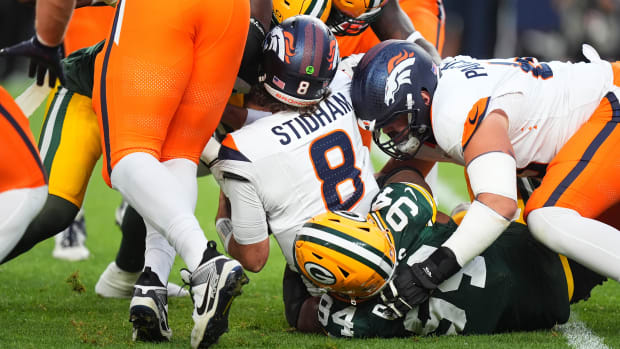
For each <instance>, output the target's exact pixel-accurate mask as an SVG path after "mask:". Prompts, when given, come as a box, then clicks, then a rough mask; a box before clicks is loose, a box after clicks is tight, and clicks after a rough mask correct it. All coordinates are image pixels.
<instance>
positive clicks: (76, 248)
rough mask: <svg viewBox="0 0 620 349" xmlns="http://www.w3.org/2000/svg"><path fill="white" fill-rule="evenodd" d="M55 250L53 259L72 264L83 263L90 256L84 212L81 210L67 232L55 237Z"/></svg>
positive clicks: (64, 231)
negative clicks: (87, 246)
mask: <svg viewBox="0 0 620 349" xmlns="http://www.w3.org/2000/svg"><path fill="white" fill-rule="evenodd" d="M54 241H55V244H54V250H53V251H52V257H54V258H56V259H64V260H67V261H71V262H76V261H81V260H84V259H87V258H88V256H90V251H88V248H86V246H85V243H86V224H85V221H84V212H83V211H82V210H80V211H79V212H78V214H77V216H76V217H75V220H74V221H73V222H72V223H71V225H69V226H68V227H67V228H66V229H65V230H63V231H61V232H60V233H58V234H56V236H55V237H54Z"/></svg>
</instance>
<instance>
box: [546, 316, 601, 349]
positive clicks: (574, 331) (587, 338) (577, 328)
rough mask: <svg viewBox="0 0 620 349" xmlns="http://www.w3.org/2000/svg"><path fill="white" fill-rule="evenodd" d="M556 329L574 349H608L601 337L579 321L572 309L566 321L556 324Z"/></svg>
mask: <svg viewBox="0 0 620 349" xmlns="http://www.w3.org/2000/svg"><path fill="white" fill-rule="evenodd" d="M557 329H558V331H559V332H560V333H562V335H564V337H565V338H566V341H567V342H568V345H570V346H571V347H573V348H575V349H609V347H608V346H607V345H605V343H603V339H602V338H601V337H599V336H597V335H596V334H594V333H592V331H590V329H589V328H588V327H587V326H586V325H585V324H584V323H583V322H581V321H579V316H578V314H577V313H575V312H574V311H571V314H570V318H569V319H568V322H567V323H565V324H564V325H558V326H557Z"/></svg>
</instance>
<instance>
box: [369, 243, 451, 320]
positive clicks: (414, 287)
mask: <svg viewBox="0 0 620 349" xmlns="http://www.w3.org/2000/svg"><path fill="white" fill-rule="evenodd" d="M459 269H460V266H459V264H458V262H457V260H456V256H455V255H454V252H452V250H450V249H449V248H447V247H445V246H442V247H440V248H438V249H437V250H435V252H433V253H432V254H431V255H430V256H429V257H428V258H427V259H425V260H424V261H423V262H420V263H415V264H414V265H412V266H411V267H410V266H408V265H407V264H399V265H398V267H397V268H396V275H395V277H394V278H393V279H392V280H391V281H390V282H389V283H388V284H387V285H386V286H385V288H384V289H383V291H381V301H382V302H383V303H384V304H385V305H386V306H387V307H388V308H390V309H391V310H392V311H393V312H394V315H395V316H396V317H402V316H405V314H407V312H408V311H409V310H411V309H413V307H415V306H417V305H419V304H421V303H423V302H424V301H426V300H427V299H428V298H429V297H430V296H431V294H432V292H433V291H434V290H435V289H436V288H437V286H439V284H441V283H442V282H443V281H444V280H445V279H447V278H448V277H450V276H452V275H453V274H454V273H456V272H457V271H458V270H459Z"/></svg>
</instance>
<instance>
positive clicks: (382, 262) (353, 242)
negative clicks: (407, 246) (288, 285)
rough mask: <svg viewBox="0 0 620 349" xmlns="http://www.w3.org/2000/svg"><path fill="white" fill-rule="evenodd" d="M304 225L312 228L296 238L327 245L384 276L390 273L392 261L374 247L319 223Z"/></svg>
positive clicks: (392, 267)
mask: <svg viewBox="0 0 620 349" xmlns="http://www.w3.org/2000/svg"><path fill="white" fill-rule="evenodd" d="M304 227H306V228H312V229H304V231H303V233H302V234H299V235H298V236H297V240H299V241H308V242H313V243H317V244H319V245H322V246H328V247H329V248H330V249H332V250H334V251H338V252H340V253H342V254H344V255H346V256H348V257H351V258H353V259H355V260H357V261H359V262H360V263H363V264H365V265H368V267H370V268H372V269H373V270H375V271H376V272H377V273H379V274H380V275H381V276H382V277H384V278H387V277H389V276H390V275H391V273H392V270H393V269H394V263H393V262H392V261H391V260H390V259H389V258H388V256H385V255H384V254H383V253H382V252H381V251H379V250H378V249H376V248H375V247H373V246H370V245H368V244H366V243H365V242H364V241H362V240H359V239H355V238H353V237H351V236H349V235H347V234H343V233H341V232H340V231H338V230H336V229H332V228H330V227H326V226H324V225H321V224H317V223H306V224H304Z"/></svg>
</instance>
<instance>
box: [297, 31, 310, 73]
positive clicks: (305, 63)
mask: <svg viewBox="0 0 620 349" xmlns="http://www.w3.org/2000/svg"><path fill="white" fill-rule="evenodd" d="M313 28H314V26H313V25H307V26H305V27H304V50H303V53H304V55H303V56H302V58H301V65H300V66H299V74H305V73H306V67H307V66H309V65H310V62H311V61H312V56H313V55H314V54H313V51H314V50H313V45H312V44H313V43H314V40H313V39H314V38H313V35H314V30H313Z"/></svg>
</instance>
